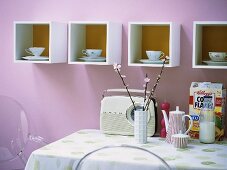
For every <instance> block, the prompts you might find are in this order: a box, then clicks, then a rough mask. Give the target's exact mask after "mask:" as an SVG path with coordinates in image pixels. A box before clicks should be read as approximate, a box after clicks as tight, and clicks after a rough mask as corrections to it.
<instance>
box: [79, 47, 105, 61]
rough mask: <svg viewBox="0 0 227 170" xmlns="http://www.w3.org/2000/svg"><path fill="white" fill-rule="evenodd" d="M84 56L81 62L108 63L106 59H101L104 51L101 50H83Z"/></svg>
mask: <svg viewBox="0 0 227 170" xmlns="http://www.w3.org/2000/svg"><path fill="white" fill-rule="evenodd" d="M82 54H84V55H85V56H83V57H82V58H79V59H80V60H83V61H87V62H102V61H106V58H105V57H101V54H102V50H101V49H85V50H82Z"/></svg>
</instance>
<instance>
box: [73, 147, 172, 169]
mask: <svg viewBox="0 0 227 170" xmlns="http://www.w3.org/2000/svg"><path fill="white" fill-rule="evenodd" d="M114 149H118V151H116V150H114ZM124 149H126V150H124ZM104 150H106V151H107V150H109V151H108V152H103V151H104ZM130 150H131V151H130ZM133 150H134V151H133ZM129 151H130V152H129ZM135 151H137V152H135ZM110 153H111V154H115V157H111V156H110V155H109V154H110ZM133 154H136V157H134V158H133V157H132V156H131V155H133ZM101 156H103V158H102V157H101ZM108 157H109V158H108ZM129 157H132V158H130V159H129V162H130V161H131V162H130V163H132V164H133V165H125V164H124V160H127V159H128V158H129ZM115 158H116V159H117V160H118V161H115ZM119 158H120V161H119ZM102 159H103V160H102ZM106 159H109V160H106ZM122 161H123V162H122ZM137 161H138V162H137ZM140 161H142V162H140ZM73 169H74V170H90V169H99V170H107V169H108V170H123V169H124V170H125V169H130V170H139V169H143V170H155V169H159V170H171V168H170V166H169V165H168V164H167V163H166V161H165V160H164V159H162V158H161V157H160V156H158V155H157V154H155V153H153V152H151V151H149V150H147V149H144V148H141V147H137V146H132V145H126V144H123V145H111V146H104V147H101V148H98V149H95V150H93V151H91V152H89V153H87V154H85V155H84V156H83V157H82V158H81V159H80V160H79V161H75V163H74V165H73Z"/></svg>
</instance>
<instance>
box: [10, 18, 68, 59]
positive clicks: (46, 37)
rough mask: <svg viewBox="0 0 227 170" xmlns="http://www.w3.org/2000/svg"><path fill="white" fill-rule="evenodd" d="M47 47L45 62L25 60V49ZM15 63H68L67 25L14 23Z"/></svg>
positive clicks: (28, 22)
mask: <svg viewBox="0 0 227 170" xmlns="http://www.w3.org/2000/svg"><path fill="white" fill-rule="evenodd" d="M30 47H45V50H44V52H43V53H42V54H41V56H45V57H47V58H48V59H47V60H45V61H37V60H35V61H34V60H25V59H23V57H25V56H29V54H28V53H26V52H25V49H27V48H30ZM14 62H16V63H65V62H67V24H66V23H58V22H36V21H35V22H34V21H18V22H14Z"/></svg>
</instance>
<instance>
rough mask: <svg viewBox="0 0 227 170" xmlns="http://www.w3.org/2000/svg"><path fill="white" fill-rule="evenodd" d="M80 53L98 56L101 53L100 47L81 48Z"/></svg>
mask: <svg viewBox="0 0 227 170" xmlns="http://www.w3.org/2000/svg"><path fill="white" fill-rule="evenodd" d="M82 53H83V54H84V55H86V56H87V57H99V56H100V55H101V54H102V50H101V49H86V50H82Z"/></svg>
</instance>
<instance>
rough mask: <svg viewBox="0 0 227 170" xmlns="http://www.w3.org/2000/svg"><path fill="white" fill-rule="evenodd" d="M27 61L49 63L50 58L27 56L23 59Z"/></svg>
mask: <svg viewBox="0 0 227 170" xmlns="http://www.w3.org/2000/svg"><path fill="white" fill-rule="evenodd" d="M22 58H23V59H25V60H29V61H47V60H49V57H47V56H26V57H22Z"/></svg>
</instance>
